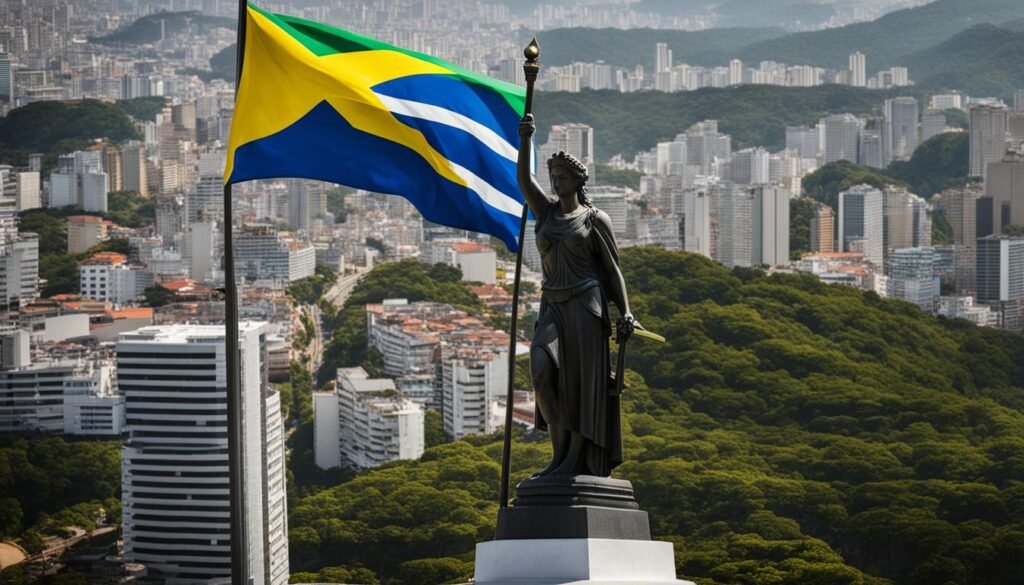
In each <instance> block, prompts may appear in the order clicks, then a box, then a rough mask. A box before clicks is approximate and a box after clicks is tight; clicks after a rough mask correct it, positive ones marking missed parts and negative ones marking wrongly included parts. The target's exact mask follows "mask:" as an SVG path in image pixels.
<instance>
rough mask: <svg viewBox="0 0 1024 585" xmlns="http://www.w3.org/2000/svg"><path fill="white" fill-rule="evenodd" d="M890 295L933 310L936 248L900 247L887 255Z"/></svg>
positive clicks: (936, 297) (935, 292)
mask: <svg viewBox="0 0 1024 585" xmlns="http://www.w3.org/2000/svg"><path fill="white" fill-rule="evenodd" d="M888 276H889V279H888V281H887V284H888V289H889V296H890V297H892V298H897V299H902V300H904V301H907V302H910V303H913V304H915V305H917V306H918V307H920V308H921V310H922V311H925V312H928V313H931V312H933V311H934V310H935V307H936V302H937V301H938V298H939V277H937V276H936V275H935V250H933V249H932V248H899V249H896V250H893V252H892V254H891V255H890V257H889V275H888Z"/></svg>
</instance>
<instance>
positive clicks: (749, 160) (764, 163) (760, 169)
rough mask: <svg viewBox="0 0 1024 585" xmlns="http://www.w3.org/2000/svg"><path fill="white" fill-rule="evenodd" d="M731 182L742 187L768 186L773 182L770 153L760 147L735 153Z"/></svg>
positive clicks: (731, 165) (732, 162) (731, 167)
mask: <svg viewBox="0 0 1024 585" xmlns="http://www.w3.org/2000/svg"><path fill="white" fill-rule="evenodd" d="M729 164H730V169H731V171H732V172H731V175H732V176H731V177H730V180H731V181H732V182H734V183H738V184H740V185H766V184H768V183H769V182H770V180H771V166H770V163H769V154H768V151H767V150H765V149H764V148H761V147H760V146H758V147H757V148H745V149H743V150H740V151H737V152H734V153H733V155H732V160H731V161H730V163H729Z"/></svg>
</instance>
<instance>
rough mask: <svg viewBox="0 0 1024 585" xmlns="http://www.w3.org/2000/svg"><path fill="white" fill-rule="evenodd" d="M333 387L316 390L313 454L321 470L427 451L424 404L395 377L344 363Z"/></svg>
mask: <svg viewBox="0 0 1024 585" xmlns="http://www.w3.org/2000/svg"><path fill="white" fill-rule="evenodd" d="M334 388H335V390H334V391H333V392H318V393H315V394H314V395H313V423H314V425H313V426H314V435H315V440H314V458H315V461H316V464H317V466H318V467H320V468H321V469H329V468H332V467H339V466H344V467H351V468H355V469H368V468H371V467H377V466H378V465H383V464H384V463H388V462H390V461H395V460H398V459H418V458H419V457H420V455H422V454H423V449H424V442H423V440H424V439H423V422H424V413H423V408H422V407H421V406H419V405H418V404H416V403H415V402H412V401H411V400H409V399H406V398H405V397H404V396H402V394H401V393H400V392H399V391H398V390H397V387H396V386H395V381H394V380H392V379H391V378H376V379H373V378H370V376H369V375H368V374H367V373H366V370H364V369H363V368H358V367H357V368H339V369H338V377H337V381H336V383H335V386H334Z"/></svg>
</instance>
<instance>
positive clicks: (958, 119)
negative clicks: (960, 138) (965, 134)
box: [942, 108, 971, 130]
mask: <svg viewBox="0 0 1024 585" xmlns="http://www.w3.org/2000/svg"><path fill="white" fill-rule="evenodd" d="M942 113H943V114H945V115H946V126H949V127H950V128H960V129H961V130H967V129H968V128H970V126H971V120H970V118H968V117H967V112H965V111H963V110H960V109H957V108H949V109H947V110H942Z"/></svg>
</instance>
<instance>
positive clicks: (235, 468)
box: [224, 0, 249, 585]
mask: <svg viewBox="0 0 1024 585" xmlns="http://www.w3.org/2000/svg"><path fill="white" fill-rule="evenodd" d="M247 8H248V7H247V2H246V0H238V41H237V43H238V50H237V53H236V54H235V97H236V98H237V97H238V86H239V85H240V83H241V79H242V63H243V62H244V61H245V32H246V24H247V22H248V10H247ZM231 196H232V191H231V183H225V184H224V323H225V329H226V331H225V335H224V339H225V344H224V346H225V354H226V357H227V392H228V475H229V482H228V493H229V501H230V507H231V514H230V516H231V585H249V584H248V581H249V567H248V564H249V554H248V546H246V545H247V541H248V534H247V532H246V522H245V521H246V518H245V492H244V486H245V470H244V469H243V466H242V465H243V456H244V455H243V454H244V451H243V448H242V445H243V441H242V385H241V368H240V363H239V362H240V358H241V356H240V354H239V347H238V346H239V343H238V286H237V284H236V283H235V250H234V248H235V246H234V242H233V241H232V238H233V235H232V225H231V224H232V219H233V218H232V211H231Z"/></svg>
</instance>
